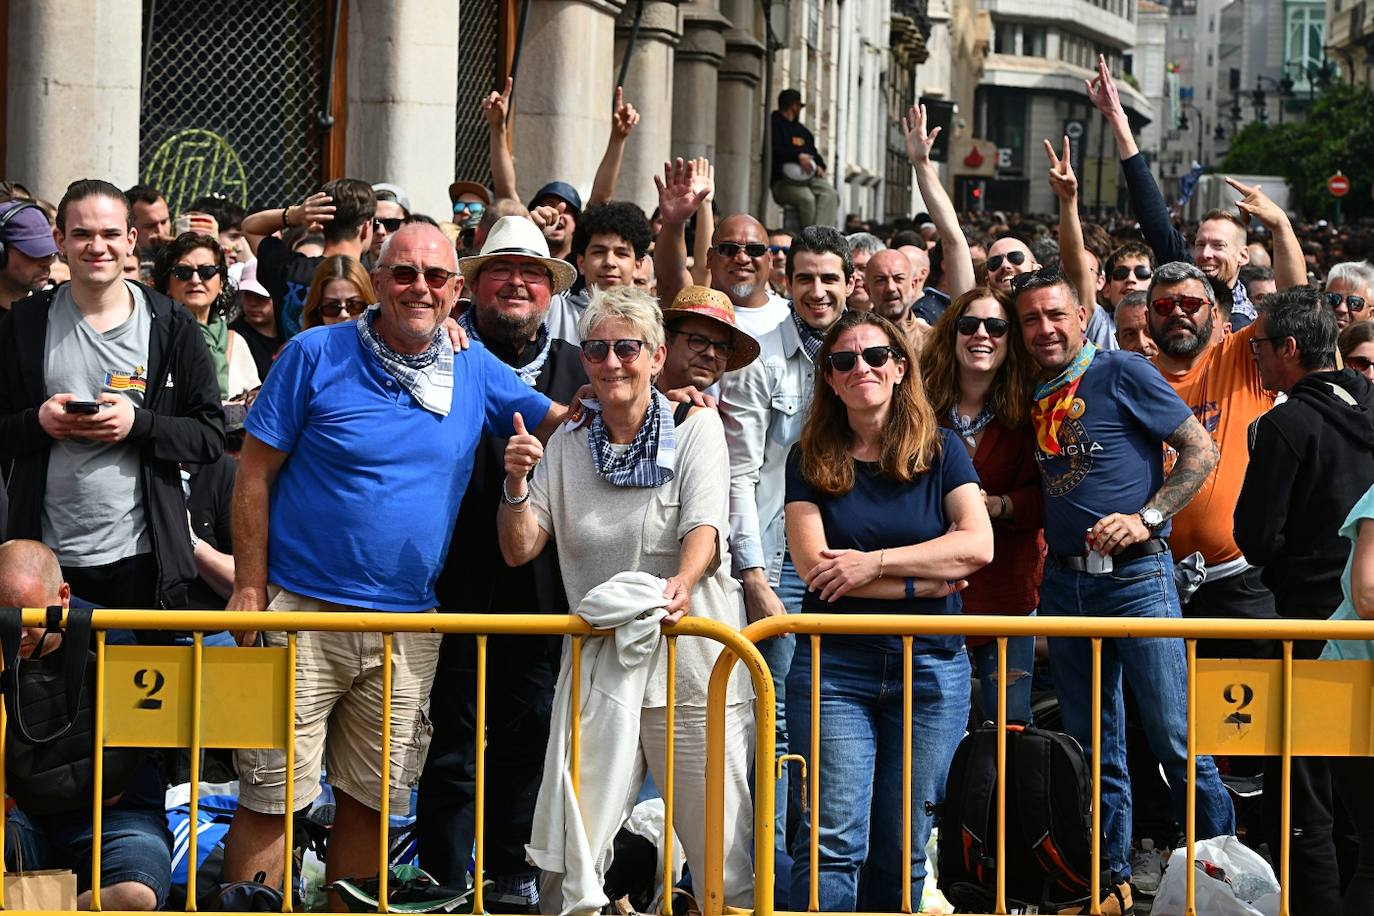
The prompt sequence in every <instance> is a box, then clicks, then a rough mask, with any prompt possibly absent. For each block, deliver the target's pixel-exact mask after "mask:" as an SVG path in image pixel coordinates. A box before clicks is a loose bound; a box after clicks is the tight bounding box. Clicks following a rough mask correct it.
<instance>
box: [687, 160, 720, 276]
mask: <svg viewBox="0 0 1374 916" xmlns="http://www.w3.org/2000/svg"><path fill="white" fill-rule="evenodd" d="M692 164H693V165H694V166H695V172H696V174H695V176H694V178H693V181H692V190H693V191H700V190H701V189H702V188H705V189H706V196H705V197H703V198H702V200H701V204H700V205H698V206H697V233H696V241H695V243H694V244H693V245H692V282H693V283H695V284H696V285H697V286H710V285H711V268H710V267H709V266H708V265H707V263H706V257H707V255H708V254H710V251H711V238H712V236H714V235H715V234H716V211H715V209H714V208H713V207H712V206H711V201H713V200H715V197H716V167H715V166H713V165H712V164H711V162H710V160H709V159H707V158H706V157H705V156H700V157H698V158H696V159H693V160H692Z"/></svg>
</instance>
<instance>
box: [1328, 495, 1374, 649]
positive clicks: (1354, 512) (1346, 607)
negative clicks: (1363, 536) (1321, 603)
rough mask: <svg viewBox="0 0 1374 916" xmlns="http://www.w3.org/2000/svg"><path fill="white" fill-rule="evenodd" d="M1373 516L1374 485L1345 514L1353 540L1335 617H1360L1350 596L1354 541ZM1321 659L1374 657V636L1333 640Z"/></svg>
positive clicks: (1345, 532) (1345, 528)
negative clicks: (1362, 526)
mask: <svg viewBox="0 0 1374 916" xmlns="http://www.w3.org/2000/svg"><path fill="white" fill-rule="evenodd" d="M1367 518H1371V519H1374V487H1370V489H1369V491H1368V492H1366V493H1365V494H1364V496H1361V497H1360V501H1359V502H1357V503H1355V507H1354V508H1353V509H1351V510H1350V515H1348V516H1346V519H1345V524H1344V525H1342V526H1341V536H1342V537H1346V538H1349V539H1350V557H1349V559H1347V560H1346V561H1345V572H1344V573H1342V574H1341V595H1342V598H1341V604H1340V607H1338V608H1336V612H1335V613H1334V614H1332V615H1331V619H1332V620H1359V619H1360V615H1359V614H1357V613H1355V602H1354V599H1352V598H1351V597H1350V571H1351V570H1352V569H1354V567H1355V541H1356V540H1357V539H1358V538H1359V536H1360V522H1362V521H1364V520H1365V519H1367ZM1369 629H1370V635H1371V637H1374V623H1370V625H1369ZM1321 657H1322V658H1329V659H1359V660H1361V661H1370V660H1374V638H1371V639H1330V640H1327V642H1326V648H1325V649H1323V650H1322V654H1321Z"/></svg>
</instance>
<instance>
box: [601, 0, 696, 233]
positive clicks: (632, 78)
mask: <svg viewBox="0 0 1374 916" xmlns="http://www.w3.org/2000/svg"><path fill="white" fill-rule="evenodd" d="M634 13H635V8H634V4H627V5H626V8H625V10H624V11H623V12H622V13H621V16H620V20H619V21H618V22H617V23H616V27H615V61H614V66H615V72H616V74H617V75H618V74H619V73H620V62H621V60H622V59H623V58H624V56H625V45H626V43H627V42H628V41H629V38H630V30H631V28H632V27H633V23H634ZM681 32H682V25H681V17H680V16H679V15H678V8H677V4H676V3H673V2H666V0H647V2H646V3H645V4H644V17H643V18H642V19H641V20H640V23H639V34H638V36H637V37H636V39H635V47H634V51H632V52H631V54H630V69H629V71H628V72H627V73H626V74H625V98H626V100H627V101H629V102H630V104H632V105H634V106H635V108H636V109H638V111H639V126H637V127H636V128H635V130H634V133H632V134H630V139H629V140H628V141H627V142H626V143H625V161H624V164H623V165H622V166H621V168H620V181H619V183H618V184H617V185H616V191H615V199H616V200H632V201H634V202H635V203H637V204H639V205H640V206H641V207H643V208H644V212H645V213H653V212H654V208H655V207H657V206H658V194H657V193H656V192H655V190H654V176H655V175H661V174H663V163H664V162H666V161H668V159H669V158H670V157H671V156H672V155H673V52H674V49H675V48H676V47H677V44H678V37H679V35H680V34H681Z"/></svg>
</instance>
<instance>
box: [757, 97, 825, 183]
mask: <svg viewBox="0 0 1374 916" xmlns="http://www.w3.org/2000/svg"><path fill="white" fill-rule="evenodd" d="M772 124H773V163H772V168H771V170H770V172H769V176H768V183H769V184H770V185H771V184H773V183H774V182H776V181H779V180H781V179H782V177H783V174H782V167H783V166H784V165H787V164H788V163H791V162H797V161H799V160H800V159H801V155H802V153H806V154H807V155H808V156H810V157H811V158H812V159H814V160H816V164H817V165H819V166H820V167H821V168H825V160H824V159H822V158H821V154H820V150H818V149H816V138H815V136H813V135H812V133H811V131H809V130H807V128H806V125H805V124H803V123H802V122H801V121H800V120H797V121H789V120H787V119H786V118H784V117H783V116H782V113H781V112H777V111H775V112H773V121H772Z"/></svg>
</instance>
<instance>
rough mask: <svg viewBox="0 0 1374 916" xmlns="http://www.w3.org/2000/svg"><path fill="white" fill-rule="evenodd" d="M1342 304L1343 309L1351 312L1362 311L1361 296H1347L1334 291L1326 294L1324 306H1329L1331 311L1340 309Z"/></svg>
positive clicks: (1362, 302) (1362, 299)
mask: <svg viewBox="0 0 1374 916" xmlns="http://www.w3.org/2000/svg"><path fill="white" fill-rule="evenodd" d="M1342 302H1344V303H1345V307H1346V308H1347V309H1349V310H1350V311H1352V312H1363V311H1364V297H1363V296H1347V295H1344V294H1342V293H1338V292H1335V291H1334V290H1333V291H1331V292H1328V293H1327V294H1326V304H1327V305H1329V306H1331V308H1332V309H1333V310H1334V309H1338V308H1340V307H1341V303H1342Z"/></svg>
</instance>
